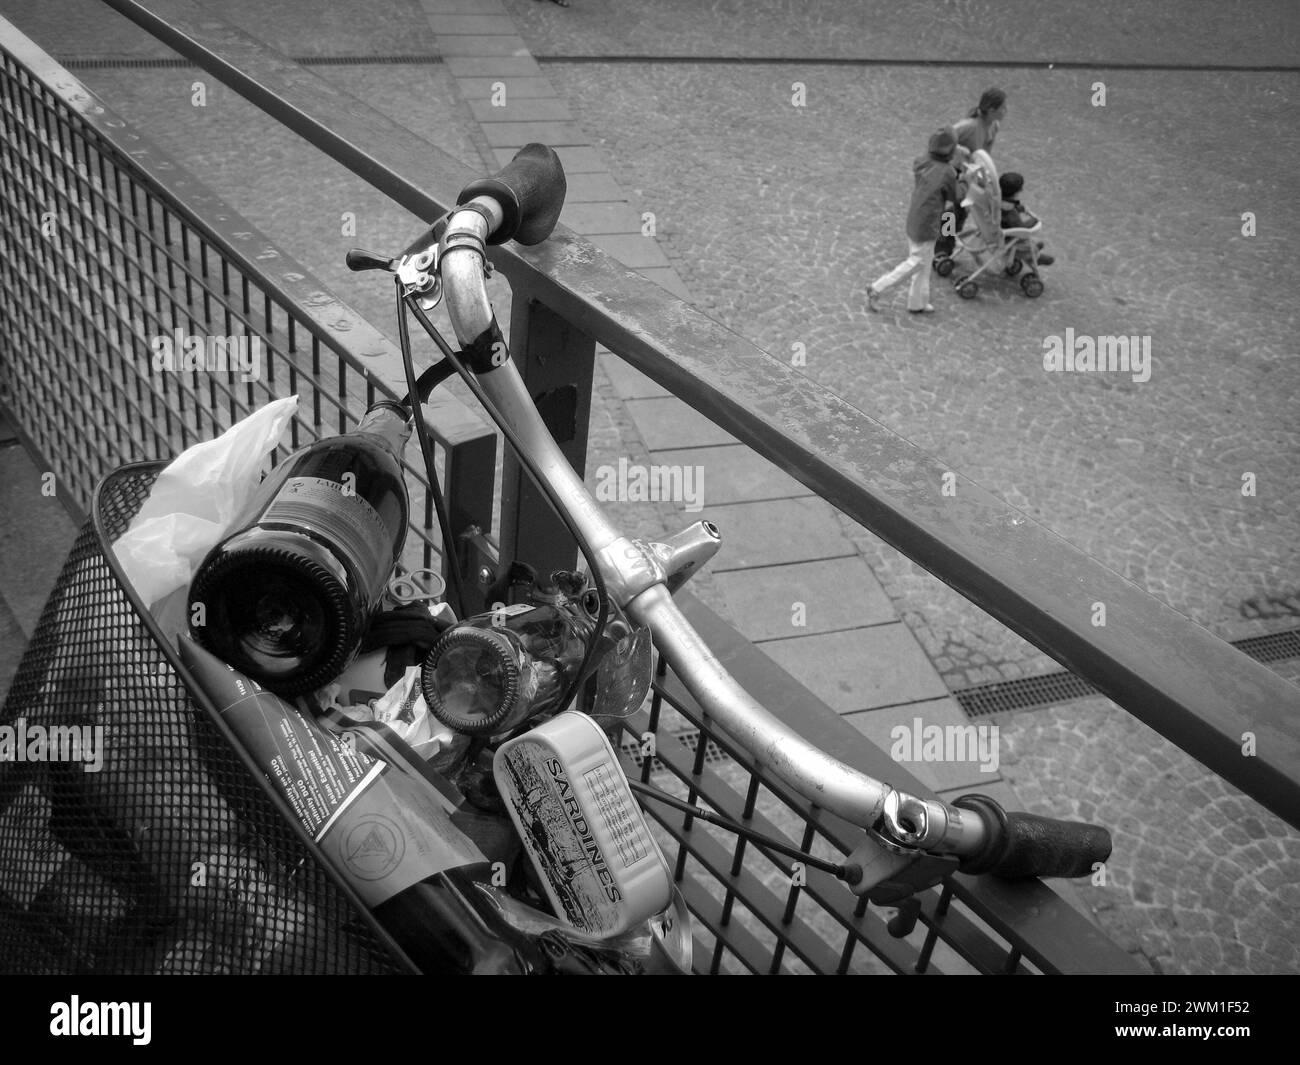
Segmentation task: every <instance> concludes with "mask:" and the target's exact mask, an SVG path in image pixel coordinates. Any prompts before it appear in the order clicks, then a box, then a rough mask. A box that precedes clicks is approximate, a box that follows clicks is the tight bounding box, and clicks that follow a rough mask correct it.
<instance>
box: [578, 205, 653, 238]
mask: <svg viewBox="0 0 1300 1065" xmlns="http://www.w3.org/2000/svg"><path fill="white" fill-rule="evenodd" d="M560 221H561V222H563V223H564V224H565V225H566V226H568V227H569V228H570V229H572V230H573V231H574V232H575V233H581V234H583V235H584V236H595V235H598V234H599V235H607V234H611V233H626V232H628V230H629V229H632V228H634V227H636V226H639V225H640V224H641V219H640V217H639V216H638V215H637V213H636V212H635V211H634V210H633V209H632V208H631V207H630V206H628V204H626V203H575V202H573V201H571V200H568V199H567V198H566V200H565V201H564V210H563V211H561V212H560Z"/></svg>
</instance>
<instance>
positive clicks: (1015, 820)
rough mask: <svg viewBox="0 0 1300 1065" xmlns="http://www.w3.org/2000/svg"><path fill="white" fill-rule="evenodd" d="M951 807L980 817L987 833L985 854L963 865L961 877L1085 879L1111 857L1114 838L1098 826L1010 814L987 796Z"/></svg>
mask: <svg viewBox="0 0 1300 1065" xmlns="http://www.w3.org/2000/svg"><path fill="white" fill-rule="evenodd" d="M953 805H954V806H959V807H962V808H963V809H967V810H973V811H974V812H975V813H977V814H978V815H979V816H980V818H981V819H982V820H983V821H984V825H985V827H986V828H987V829H988V834H989V838H988V842H987V843H986V844H985V846H984V848H983V850H981V851H980V853H979V854H976V855H971V856H970V857H968V858H966V859H965V860H963V862H962V863H961V866H960V869H961V872H963V873H989V874H992V875H993V876H999V877H1003V878H1004V879H1007V880H1022V879H1026V878H1028V877H1035V876H1064V877H1075V876H1087V875H1088V874H1090V873H1091V872H1092V871H1093V867H1094V866H1095V865H1096V864H1097V863H1099V862H1104V861H1106V859H1107V858H1109V857H1110V848H1111V841H1110V833H1109V832H1107V831H1106V829H1104V828H1102V827H1100V826H1099V825H1089V824H1084V823H1083V822H1081V821H1058V820H1056V819H1055V818H1051V817H1039V816H1037V815H1036V814H1026V813H1010V814H1009V813H1007V812H1006V811H1005V810H1003V809H1002V807H1001V806H1000V805H999V804H998V803H997V802H996V801H995V800H993V799H990V798H989V797H988V796H987V795H963V796H962V797H961V798H960V799H957V800H956V801H955V802H954V803H953Z"/></svg>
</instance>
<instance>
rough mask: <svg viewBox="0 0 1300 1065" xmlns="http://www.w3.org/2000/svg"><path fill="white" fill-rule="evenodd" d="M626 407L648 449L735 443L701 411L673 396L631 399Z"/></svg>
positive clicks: (664, 449) (660, 449) (729, 435)
mask: <svg viewBox="0 0 1300 1065" xmlns="http://www.w3.org/2000/svg"><path fill="white" fill-rule="evenodd" d="M627 410H628V413H629V414H630V415H632V420H633V421H634V422H636V426H637V428H638V429H639V430H640V431H641V438H642V439H643V440H644V441H645V444H646V447H648V448H649V449H650V450H651V451H667V450H669V449H670V448H681V447H700V446H707V445H710V444H734V443H736V438H735V437H734V436H732V435H731V434H730V433H728V432H726V431H725V430H723V429H719V428H718V427H717V426H716V425H715V424H714V423H713V422H711V421H709V419H708V418H706V417H705V416H704V415H703V414H701V413H700V412H699V411H697V410H695V408H693V407H688V406H687V405H686V404H685V403H683V402H682V401H681V400H679V399H677V398H676V397H675V396H669V397H668V398H666V399H634V400H630V401H629V402H628V404H627Z"/></svg>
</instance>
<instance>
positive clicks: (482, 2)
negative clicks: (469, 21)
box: [419, 0, 514, 26]
mask: <svg viewBox="0 0 1300 1065" xmlns="http://www.w3.org/2000/svg"><path fill="white" fill-rule="evenodd" d="M419 4H420V7H422V8H423V9H424V12H425V14H427V15H489V14H492V15H499V14H504V13H508V9H507V8H506V6H505V5H504V4H503V3H501V2H500V0H419ZM513 24H514V20H513V19H512V20H511V25H512V26H513Z"/></svg>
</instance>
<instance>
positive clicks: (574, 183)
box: [564, 174, 627, 203]
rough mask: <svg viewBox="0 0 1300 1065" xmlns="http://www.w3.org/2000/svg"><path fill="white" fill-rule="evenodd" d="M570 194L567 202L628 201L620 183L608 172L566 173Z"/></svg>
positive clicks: (566, 198) (565, 199)
mask: <svg viewBox="0 0 1300 1065" xmlns="http://www.w3.org/2000/svg"><path fill="white" fill-rule="evenodd" d="M564 179H565V181H566V182H567V183H568V186H569V188H568V195H567V196H566V197H565V198H564V202H565V203H615V202H617V203H626V202H627V198H626V195H625V194H624V192H623V189H622V186H620V185H619V183H618V182H617V181H615V180H614V179H613V178H612V177H610V176H609V175H608V174H565V175H564Z"/></svg>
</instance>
